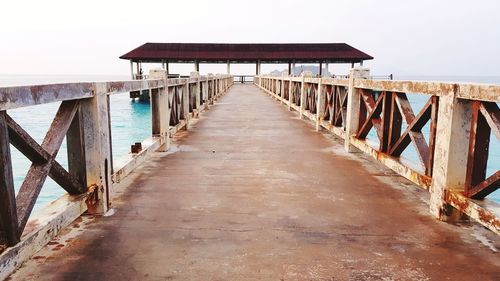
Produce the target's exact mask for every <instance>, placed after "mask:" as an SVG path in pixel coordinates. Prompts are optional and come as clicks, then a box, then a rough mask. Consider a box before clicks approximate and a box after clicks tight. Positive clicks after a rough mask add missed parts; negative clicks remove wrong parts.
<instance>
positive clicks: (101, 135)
mask: <svg viewBox="0 0 500 281" xmlns="http://www.w3.org/2000/svg"><path fill="white" fill-rule="evenodd" d="M94 95H95V96H94V97H93V98H90V99H84V100H81V104H80V110H81V114H82V120H83V131H84V139H83V140H84V150H85V162H86V163H85V167H86V179H87V183H86V184H87V187H91V186H95V190H94V191H95V192H96V199H97V202H94V203H95V204H90V205H89V209H88V213H90V214H104V213H106V212H107V211H108V209H109V208H110V206H111V198H113V192H112V191H113V188H112V180H111V175H112V172H113V171H112V167H113V166H112V161H113V158H112V154H111V130H110V117H109V96H108V95H107V87H106V83H94Z"/></svg>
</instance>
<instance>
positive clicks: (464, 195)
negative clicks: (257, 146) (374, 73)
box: [254, 68, 500, 233]
mask: <svg viewBox="0 0 500 281" xmlns="http://www.w3.org/2000/svg"><path fill="white" fill-rule="evenodd" d="M254 80H255V84H256V85H258V86H259V87H260V88H262V89H263V90H265V91H266V92H267V93H268V94H270V95H271V96H273V97H274V98H276V99H277V100H279V101H280V102H281V103H282V104H284V105H285V106H287V107H288V108H289V109H293V110H296V111H298V112H299V115H300V117H301V118H302V117H306V118H308V119H310V120H312V121H313V122H315V124H316V129H317V130H319V129H320V128H324V129H326V130H328V131H330V132H332V133H333V134H335V135H336V136H338V137H340V138H342V139H343V141H344V145H345V148H346V150H347V151H350V152H352V151H354V149H353V148H357V149H359V150H361V151H363V152H365V153H367V154H369V155H371V156H373V157H374V158H376V159H377V160H378V161H380V162H382V163H383V164H384V165H386V166H388V167H389V168H391V169H392V170H394V171H395V172H397V173H398V174H400V175H402V176H404V177H406V178H407V179H409V180H411V181H412V182H414V183H416V184H417V185H419V186H421V187H423V188H425V189H427V190H429V191H430V193H431V198H430V210H431V213H432V214H433V215H435V216H436V217H438V218H440V219H443V220H446V219H450V218H452V217H456V216H461V214H462V213H465V214H466V215H468V216H469V217H470V218H472V219H474V220H476V221H478V222H480V223H481V224H483V225H484V226H486V227H488V228H489V229H491V230H493V231H494V232H496V233H500V219H499V215H498V214H497V213H495V209H496V210H498V204H497V203H495V202H492V201H490V200H487V199H485V197H486V196H487V195H489V194H491V193H492V192H494V191H495V190H498V188H499V187H500V171H498V170H497V171H496V172H494V173H493V174H492V175H490V176H489V177H487V176H486V175H487V173H486V166H487V161H488V155H489V141H490V135H491V134H492V133H493V134H494V136H495V137H496V139H497V140H500V110H499V107H498V104H497V103H498V102H500V86H494V85H478V84H454V83H436V82H416V81H390V80H373V79H369V71H368V70H367V69H362V68H358V69H353V70H352V71H351V73H350V74H349V76H348V78H347V79H336V78H309V77H273V76H256V77H255V79H254ZM415 95H418V96H420V97H421V98H422V97H423V98H424V99H425V102H424V104H423V107H422V108H421V109H419V110H418V111H416V110H415V108H414V107H413V106H412V103H410V101H409V100H410V97H411V96H415ZM370 133H372V134H373V135H374V137H373V138H369V134H370ZM410 144H412V145H413V147H414V150H415V154H416V156H417V157H416V158H417V161H416V163H415V162H414V161H413V162H412V161H409V160H408V159H407V158H405V157H403V156H402V154H403V153H405V151H408V150H409V147H410ZM496 164H497V165H498V163H496ZM474 199H476V200H474ZM452 207H454V208H452ZM456 210H459V211H460V212H456Z"/></svg>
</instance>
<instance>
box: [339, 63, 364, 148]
mask: <svg viewBox="0 0 500 281" xmlns="http://www.w3.org/2000/svg"><path fill="white" fill-rule="evenodd" d="M369 75H370V70H369V69H367V68H352V69H351V71H350V72H349V88H348V90H347V118H346V129H345V131H346V134H345V140H344V148H345V150H346V151H347V152H353V151H354V150H353V147H352V146H351V137H352V136H354V135H356V133H357V131H358V126H359V107H360V94H359V91H358V89H356V88H355V87H354V81H355V79H366V78H368V76H369Z"/></svg>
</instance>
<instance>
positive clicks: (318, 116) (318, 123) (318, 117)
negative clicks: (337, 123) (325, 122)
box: [316, 78, 325, 132]
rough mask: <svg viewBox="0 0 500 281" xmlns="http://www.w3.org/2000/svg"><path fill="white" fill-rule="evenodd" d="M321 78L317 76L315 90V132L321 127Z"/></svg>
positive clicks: (322, 96) (323, 96) (322, 95)
mask: <svg viewBox="0 0 500 281" xmlns="http://www.w3.org/2000/svg"><path fill="white" fill-rule="evenodd" d="M321 82H322V79H321V78H318V91H317V92H316V94H317V102H316V132H318V131H319V129H320V127H321V119H323V114H324V112H323V110H324V107H323V103H324V102H325V95H324V93H323V85H322V83H321Z"/></svg>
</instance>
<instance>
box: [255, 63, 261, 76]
mask: <svg viewBox="0 0 500 281" xmlns="http://www.w3.org/2000/svg"><path fill="white" fill-rule="evenodd" d="M255 74H256V75H260V60H259V61H257V63H256V64H255Z"/></svg>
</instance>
